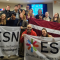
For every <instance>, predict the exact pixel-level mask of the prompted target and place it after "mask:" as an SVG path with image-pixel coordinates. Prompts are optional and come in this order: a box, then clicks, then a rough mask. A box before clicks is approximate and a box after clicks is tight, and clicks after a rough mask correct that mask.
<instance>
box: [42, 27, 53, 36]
mask: <svg viewBox="0 0 60 60" xmlns="http://www.w3.org/2000/svg"><path fill="white" fill-rule="evenodd" d="M41 37H52V35H49V34H48V33H47V30H46V29H45V28H43V29H42V34H41Z"/></svg>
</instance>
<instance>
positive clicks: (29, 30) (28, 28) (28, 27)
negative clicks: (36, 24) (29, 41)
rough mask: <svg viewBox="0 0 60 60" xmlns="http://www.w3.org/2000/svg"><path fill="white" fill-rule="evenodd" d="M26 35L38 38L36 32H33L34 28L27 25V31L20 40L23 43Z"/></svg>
mask: <svg viewBox="0 0 60 60" xmlns="http://www.w3.org/2000/svg"><path fill="white" fill-rule="evenodd" d="M24 34H28V35H33V36H37V34H36V32H35V31H33V29H32V26H31V25H30V24H28V25H27V29H26V30H25V31H24V32H23V33H22V35H21V38H20V42H21V43H23V42H24Z"/></svg>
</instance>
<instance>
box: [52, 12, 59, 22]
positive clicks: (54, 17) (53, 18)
mask: <svg viewBox="0 0 60 60" xmlns="http://www.w3.org/2000/svg"><path fill="white" fill-rule="evenodd" d="M57 14H58V17H57V20H56V22H58V20H59V13H57ZM54 19H55V17H53V21H54Z"/></svg>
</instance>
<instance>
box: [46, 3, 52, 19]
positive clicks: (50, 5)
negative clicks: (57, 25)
mask: <svg viewBox="0 0 60 60" xmlns="http://www.w3.org/2000/svg"><path fill="white" fill-rule="evenodd" d="M47 10H48V12H49V15H50V17H51V18H53V3H49V4H47Z"/></svg>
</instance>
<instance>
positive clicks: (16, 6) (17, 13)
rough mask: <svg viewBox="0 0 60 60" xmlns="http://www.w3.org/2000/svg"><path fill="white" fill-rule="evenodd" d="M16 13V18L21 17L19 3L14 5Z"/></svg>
mask: <svg viewBox="0 0 60 60" xmlns="http://www.w3.org/2000/svg"><path fill="white" fill-rule="evenodd" d="M13 12H15V13H16V18H17V19H19V11H18V5H15V6H14V11H13Z"/></svg>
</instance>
